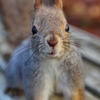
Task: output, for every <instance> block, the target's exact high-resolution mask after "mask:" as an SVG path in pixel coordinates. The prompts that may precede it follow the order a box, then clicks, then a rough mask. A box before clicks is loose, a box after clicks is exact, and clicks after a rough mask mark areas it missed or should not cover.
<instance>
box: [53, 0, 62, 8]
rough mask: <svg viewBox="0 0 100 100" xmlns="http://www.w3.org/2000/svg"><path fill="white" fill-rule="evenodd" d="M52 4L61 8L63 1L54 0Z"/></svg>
mask: <svg viewBox="0 0 100 100" xmlns="http://www.w3.org/2000/svg"><path fill="white" fill-rule="evenodd" d="M54 1H55V2H54V5H55V6H56V7H57V8H60V9H62V8H63V2H62V0H54Z"/></svg>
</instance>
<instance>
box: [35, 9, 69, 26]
mask: <svg viewBox="0 0 100 100" xmlns="http://www.w3.org/2000/svg"><path fill="white" fill-rule="evenodd" d="M50 23H51V24H53V23H55V24H56V23H58V24H59V25H60V24H63V25H66V24H67V21H66V19H65V16H64V14H63V12H61V11H56V10H43V11H42V12H38V13H36V15H35V20H34V24H40V25H41V24H50Z"/></svg>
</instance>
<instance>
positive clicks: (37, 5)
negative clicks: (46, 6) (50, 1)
mask: <svg viewBox="0 0 100 100" xmlns="http://www.w3.org/2000/svg"><path fill="white" fill-rule="evenodd" d="M41 5H42V0H35V4H34V9H35V10H36V9H38V8H39V7H40V6H41Z"/></svg>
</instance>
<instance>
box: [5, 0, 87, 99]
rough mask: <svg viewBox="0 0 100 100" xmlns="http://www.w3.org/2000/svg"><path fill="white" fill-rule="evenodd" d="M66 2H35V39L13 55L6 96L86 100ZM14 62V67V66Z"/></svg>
mask: <svg viewBox="0 0 100 100" xmlns="http://www.w3.org/2000/svg"><path fill="white" fill-rule="evenodd" d="M69 29H70V28H69V25H68V23H67V21H66V18H65V16H64V13H63V2H62V0H35V1H34V16H33V20H32V32H31V36H30V37H29V38H28V39H27V40H24V42H22V44H21V45H20V46H19V47H18V48H17V49H16V50H15V52H14V53H13V55H12V57H11V59H10V61H9V63H8V66H7V70H6V80H7V89H6V93H8V94H11V95H20V94H21V93H22V90H24V92H25V96H26V100H49V98H50V97H51V96H52V95H53V94H54V93H57V94H62V95H63V97H64V100H85V95H84V74H83V62H82V59H81V55H80V53H79V50H78V48H77V47H76V46H75V45H74V44H73V40H72V38H71V37H70V32H69ZM12 61H13V63H11V62H12Z"/></svg>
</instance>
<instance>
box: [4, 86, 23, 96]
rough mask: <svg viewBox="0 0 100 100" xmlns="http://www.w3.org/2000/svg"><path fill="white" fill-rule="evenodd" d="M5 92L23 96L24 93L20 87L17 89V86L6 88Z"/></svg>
mask: <svg viewBox="0 0 100 100" xmlns="http://www.w3.org/2000/svg"><path fill="white" fill-rule="evenodd" d="M5 93H6V94H8V95H10V96H12V97H14V96H23V95H24V91H23V90H22V89H18V88H10V87H8V88H6V90H5Z"/></svg>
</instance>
